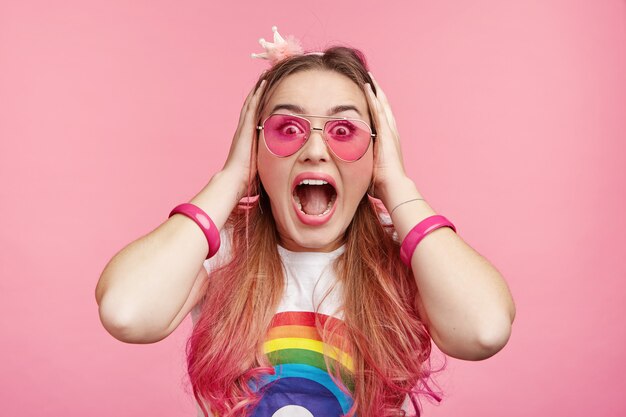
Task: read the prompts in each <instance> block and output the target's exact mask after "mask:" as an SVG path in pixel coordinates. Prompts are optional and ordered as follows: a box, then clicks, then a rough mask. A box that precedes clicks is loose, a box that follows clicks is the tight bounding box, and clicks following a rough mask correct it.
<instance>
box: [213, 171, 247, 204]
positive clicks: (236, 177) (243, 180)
mask: <svg viewBox="0 0 626 417" xmlns="http://www.w3.org/2000/svg"><path fill="white" fill-rule="evenodd" d="M240 171H241V170H240V169H232V168H228V167H224V168H223V169H222V170H221V171H218V172H216V173H215V175H213V177H212V178H211V182H213V181H218V182H220V183H222V182H223V183H225V184H229V187H230V189H231V191H233V192H235V193H236V196H235V199H236V200H237V201H239V200H240V199H241V198H243V197H244V196H245V195H246V194H247V193H248V172H247V171H246V172H245V173H244V174H242V173H241V172H240Z"/></svg>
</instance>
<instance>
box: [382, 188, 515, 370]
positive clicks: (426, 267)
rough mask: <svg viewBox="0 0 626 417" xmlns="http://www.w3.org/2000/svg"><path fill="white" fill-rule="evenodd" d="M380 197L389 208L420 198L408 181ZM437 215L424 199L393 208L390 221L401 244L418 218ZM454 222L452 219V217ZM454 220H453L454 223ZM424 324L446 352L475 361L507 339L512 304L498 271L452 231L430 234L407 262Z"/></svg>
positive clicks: (499, 346)
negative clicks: (416, 289)
mask: <svg viewBox="0 0 626 417" xmlns="http://www.w3.org/2000/svg"><path fill="white" fill-rule="evenodd" d="M394 184H395V186H394V187H393V188H392V189H390V190H389V192H388V193H387V194H386V195H385V196H384V197H383V203H385V206H386V207H387V208H388V209H389V210H392V209H393V208H394V207H396V206H397V205H398V204H399V203H401V202H403V201H407V200H411V199H414V198H422V196H421V195H420V193H419V192H418V190H417V188H416V187H415V184H414V183H413V182H412V181H411V180H410V179H408V178H406V179H401V180H399V181H396V182H394ZM434 214H437V213H436V212H435V211H434V210H433V209H432V208H431V207H430V206H429V205H428V203H427V202H426V201H421V200H418V201H413V202H410V203H406V204H402V205H400V206H397V208H396V210H394V212H393V215H392V221H393V223H394V226H395V228H396V230H397V232H398V235H399V238H400V239H401V240H403V239H404V237H405V236H406V235H407V233H408V232H409V231H410V230H411V229H412V228H413V227H414V226H415V225H416V224H418V223H419V222H420V221H421V220H423V219H425V218H426V217H429V216H431V215H434ZM451 220H452V221H453V219H451ZM453 222H454V221H453ZM411 266H412V270H413V274H414V277H415V279H416V282H417V285H418V289H419V293H420V298H421V303H422V306H421V307H422V308H423V311H424V313H425V314H424V315H425V316H426V317H424V319H425V321H426V322H427V325H428V327H429V331H430V333H431V336H432V337H433V340H434V341H435V343H436V344H437V345H438V347H439V348H440V349H441V350H442V351H443V352H444V353H446V354H448V355H450V356H454V357H457V358H461V359H470V360H478V359H484V358H486V357H489V356H491V355H493V354H495V353H496V352H497V351H498V350H500V349H501V348H502V347H503V346H504V344H506V341H507V340H508V338H509V335H510V331H511V323H512V322H513V319H514V316H515V306H514V303H513V299H512V297H511V294H510V292H509V290H508V287H507V285H506V283H505V281H504V279H503V277H502V276H501V275H500V273H499V272H498V271H497V270H496V269H495V268H494V267H493V265H491V264H490V263H489V262H488V261H487V260H486V259H485V258H484V257H482V256H481V255H480V254H478V253H477V252H476V251H475V250H474V249H472V248H471V247H470V246H469V245H468V244H467V243H465V242H464V241H463V239H461V237H460V236H459V235H458V234H456V233H455V232H454V231H453V230H452V229H450V228H447V227H442V228H439V229H436V230H435V231H433V232H431V233H429V234H428V236H427V237H426V238H424V239H423V240H422V241H421V242H420V243H419V244H418V245H417V247H416V249H415V252H414V253H413V257H412V259H411Z"/></svg>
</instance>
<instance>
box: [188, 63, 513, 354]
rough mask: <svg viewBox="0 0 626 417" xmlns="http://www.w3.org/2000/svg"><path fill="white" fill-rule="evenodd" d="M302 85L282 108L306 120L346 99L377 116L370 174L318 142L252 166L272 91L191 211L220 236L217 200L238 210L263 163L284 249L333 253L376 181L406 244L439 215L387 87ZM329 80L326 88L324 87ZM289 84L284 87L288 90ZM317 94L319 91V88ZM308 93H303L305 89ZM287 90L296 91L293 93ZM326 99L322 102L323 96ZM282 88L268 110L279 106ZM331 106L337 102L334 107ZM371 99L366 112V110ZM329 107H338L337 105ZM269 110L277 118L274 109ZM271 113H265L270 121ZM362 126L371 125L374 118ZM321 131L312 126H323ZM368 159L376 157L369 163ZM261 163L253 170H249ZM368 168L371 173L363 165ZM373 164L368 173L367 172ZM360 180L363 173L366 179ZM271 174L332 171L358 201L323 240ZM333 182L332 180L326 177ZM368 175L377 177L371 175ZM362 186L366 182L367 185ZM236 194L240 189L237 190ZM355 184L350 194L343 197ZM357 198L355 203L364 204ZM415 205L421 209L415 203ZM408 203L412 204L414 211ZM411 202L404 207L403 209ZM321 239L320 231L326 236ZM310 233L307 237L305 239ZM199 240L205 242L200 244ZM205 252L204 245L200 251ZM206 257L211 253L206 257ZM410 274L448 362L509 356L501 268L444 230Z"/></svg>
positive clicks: (316, 75)
mask: <svg viewBox="0 0 626 417" xmlns="http://www.w3.org/2000/svg"><path fill="white" fill-rule="evenodd" d="M296 76H297V77H299V81H300V83H301V84H300V86H298V85H293V86H289V84H292V83H288V84H287V86H286V87H285V86H280V87H283V88H284V90H283V91H284V92H285V93H287V92H288V93H289V94H285V96H284V98H283V99H289V100H294V99H296V97H297V99H298V100H301V101H300V104H301V105H303V106H304V107H305V110H306V112H307V113H309V114H318V115H325V114H326V113H327V112H328V109H329V108H330V107H332V106H333V105H335V103H336V104H343V103H340V102H335V100H340V99H346V100H347V99H348V97H350V98H351V99H353V100H355V102H354V103H353V104H355V106H358V107H357V108H358V109H359V110H361V109H362V110H363V111H360V113H361V114H363V115H366V114H367V111H366V109H367V108H368V107H369V109H371V113H372V118H373V120H371V123H373V125H374V126H375V127H376V131H377V139H376V142H375V145H374V146H373V149H371V150H368V154H367V156H366V157H364V160H363V164H362V165H361V164H360V163H350V164H346V163H343V162H342V161H338V160H334V159H333V158H332V154H331V153H330V152H329V151H328V150H327V149H325V144H324V142H323V141H322V138H321V137H320V136H319V135H318V134H317V133H314V134H313V137H312V138H311V139H310V140H309V143H307V144H306V145H305V147H304V148H303V149H302V150H301V151H300V152H299V153H296V154H295V155H293V156H292V157H289V158H281V159H280V160H278V158H277V157H274V156H273V155H271V154H268V153H266V151H267V150H266V149H264V147H263V146H259V147H258V149H259V153H258V159H253V158H250V149H252V144H253V140H254V139H253V138H254V135H255V123H256V121H255V120H254V115H255V114H256V110H257V106H258V103H259V99H260V96H261V93H262V91H263V89H264V88H265V84H264V83H262V84H261V85H260V86H259V88H258V89H256V91H255V90H252V91H251V92H250V94H249V95H248V97H247V99H246V102H245V103H244V106H243V108H242V112H241V116H240V121H239V125H238V128H237V130H236V132H235V137H234V139H233V143H232V145H231V151H230V153H229V156H228V160H227V162H226V164H225V165H224V168H223V170H222V171H221V172H220V173H218V174H216V175H215V176H214V178H213V179H212V180H211V183H210V184H209V185H208V186H207V188H206V190H203V192H202V193H201V194H199V195H198V196H197V198H196V199H194V200H193V201H192V202H194V203H197V204H199V205H200V206H201V207H207V208H208V210H209V211H208V212H209V215H211V216H212V218H213V219H214V222H215V224H216V225H217V227H220V228H221V227H222V225H223V224H224V222H225V221H226V218H227V217H228V214H229V213H230V211H231V210H232V207H233V206H234V203H233V206H229V207H217V206H215V208H213V210H211V209H210V206H211V202H212V201H215V200H214V199H218V200H222V201H223V200H224V197H225V196H226V197H228V196H231V195H232V199H233V201H236V200H237V199H238V198H239V197H241V196H242V195H244V194H245V191H246V189H247V182H248V170H249V169H251V170H252V172H253V173H256V164H257V161H258V165H259V174H260V175H261V179H262V180H263V182H264V184H265V186H266V188H267V189H268V190H267V191H268V194H269V195H270V199H271V200H272V209H273V210H274V211H275V213H274V214H275V216H276V217H277V222H278V223H279V232H280V235H281V240H282V243H283V244H284V245H285V247H286V248H288V249H289V248H291V249H292V250H332V249H334V248H336V247H337V246H338V245H339V244H340V242H341V239H342V237H343V232H344V231H345V227H347V224H348V223H349V219H350V218H351V216H352V214H353V213H354V207H356V205H355V204H356V202H358V199H360V197H362V196H363V194H364V193H365V191H366V189H367V185H369V183H370V181H371V180H372V178H373V181H374V182H373V196H374V197H376V198H379V199H380V200H381V201H382V202H383V204H384V205H385V207H386V208H387V210H388V211H389V212H391V211H393V214H392V215H391V219H392V222H393V224H394V227H395V229H396V231H397V233H398V237H399V238H400V240H403V239H404V238H405V237H406V235H407V234H408V233H409V232H410V231H411V229H412V228H413V227H414V226H415V225H417V224H418V223H419V222H421V221H422V220H424V219H425V218H427V217H429V216H432V215H434V214H437V213H436V212H435V211H434V210H433V209H432V207H430V205H429V204H428V203H427V202H426V201H425V200H424V199H423V197H422V195H421V193H420V192H419V191H418V189H417V187H416V185H415V183H414V182H413V180H412V179H411V178H409V177H408V176H407V174H406V172H405V169H404V164H403V158H402V151H401V147H400V137H399V134H398V129H397V126H396V122H395V118H394V116H393V112H392V110H391V106H390V104H389V101H388V100H387V97H386V95H385V93H384V92H383V90H382V89H381V87H380V85H379V84H378V83H377V82H376V80H375V79H374V77H373V75H372V74H370V76H371V77H372V80H373V82H374V86H375V87H376V94H374V93H373V91H372V89H371V87H370V86H369V84H366V85H365V88H364V90H361V89H360V88H359V87H358V86H356V85H355V84H354V83H352V81H350V80H347V81H346V80H344V79H343V78H342V77H343V76H341V75H339V74H332V75H331V74H326V72H325V71H311V72H310V73H309V74H300V75H298V74H292V75H290V76H289V77H294V78H292V81H294V82H293V84H298V83H295V81H297V80H298V78H296ZM321 80H325V82H324V83H322V84H320V83H319V82H318V81H321ZM288 81H289V80H288V78H285V79H284V80H283V81H282V82H283V83H285V82H288ZM327 82H333V83H336V85H335V86H336V87H340V86H341V87H340V88H339V91H341V92H342V93H345V94H346V95H345V96H340V95H336V94H339V92H336V91H335V88H332V89H331V88H328V85H327V84H326V83H327ZM313 85H315V86H316V87H317V88H313V87H312V86H313ZM304 86H306V88H305V87H304ZM287 87H289V89H287ZM320 90H321V91H324V94H323V95H322V96H320V95H319V94H318V93H316V91H320ZM279 93H280V88H278V89H277V90H276V92H275V94H274V97H272V100H271V104H274V103H277V101H278V100H277V98H280V97H279V96H278V94H279ZM329 97H330V98H329ZM363 97H364V98H365V103H363V101H361V100H362V99H363ZM331 98H332V100H331ZM271 104H270V106H268V109H271V108H272V106H271ZM268 114H269V113H264V114H263V116H267V115H268ZM361 119H363V120H365V121H367V122H370V120H369V119H368V118H367V116H364V117H361ZM317 122H319V121H314V123H317ZM369 152H371V154H370V153H369ZM251 160H252V161H253V162H254V163H255V165H254V166H252V167H250V162H249V161H251ZM366 162H367V163H366ZM370 163H371V165H370ZM361 168H362V169H363V171H361V172H359V170H361ZM272 169H277V170H280V172H281V173H282V174H281V175H284V176H286V177H287V178H289V179H292V178H294V176H295V175H297V173H298V172H301V170H304V169H319V170H328V172H329V173H332V174H333V175H336V176H337V177H335V178H337V179H338V180H339V181H341V190H340V191H341V192H344V191H345V190H346V189H353V190H354V194H349V195H345V194H344V195H343V196H342V197H341V198H342V200H341V210H340V211H339V212H338V213H336V216H337V219H333V220H332V222H333V223H332V224H328V225H325V226H324V232H325V233H316V232H315V230H311V228H310V227H309V228H307V227H304V226H303V225H299V224H298V223H297V221H296V220H294V217H293V213H292V212H291V211H290V210H293V209H292V208H290V207H289V203H290V201H291V182H289V180H285V178H282V179H281V178H280V176H279V175H273V174H272ZM325 172H326V171H325ZM370 173H371V175H370ZM365 178H366V179H367V180H365ZM232 184H239V187H236V188H233V187H232ZM346 184H350V187H346V186H345V185H346ZM357 197H358V198H357ZM416 199H417V200H416ZM409 200H411V201H410V202H408V201H409ZM404 202H407V203H406V204H402V205H400V203H404ZM320 230H322V228H320ZM305 232H307V233H305ZM200 240H201V239H200V236H199V237H198V241H200ZM199 244H200V243H199ZM205 253H206V252H205ZM411 268H412V271H413V274H414V278H415V280H416V283H417V286H418V288H419V289H420V291H419V296H418V298H417V299H416V300H415V303H416V307H417V308H418V310H419V311H420V317H421V318H422V320H423V321H424V323H425V325H426V326H427V328H428V330H429V333H430V335H431V337H432V339H433V341H434V342H435V344H436V345H437V347H438V348H439V349H440V350H441V351H442V352H444V353H445V354H447V355H448V356H451V357H454V358H458V359H465V360H482V359H486V358H488V357H490V356H492V355H494V354H495V353H497V352H498V351H499V350H500V349H502V348H503V347H504V346H505V345H506V343H507V341H508V339H509V337H510V335H511V325H512V323H513V320H514V318H515V304H514V302H513V298H512V297H511V294H510V292H509V290H508V286H507V284H506V282H505V280H504V278H503V277H502V275H501V274H500V273H499V272H498V271H497V270H496V268H495V267H494V266H493V265H492V264H491V263H490V262H489V261H488V260H487V259H485V258H484V257H482V256H481V255H480V254H479V253H477V252H476V251H475V250H474V249H473V248H472V247H471V246H469V245H468V244H467V243H466V242H465V241H464V240H463V239H462V238H461V236H459V234H457V233H455V232H454V231H452V229H450V228H447V227H442V228H439V229H436V230H434V231H432V232H431V233H429V234H428V236H427V237H426V238H424V239H423V240H422V241H421V242H420V243H419V245H417V248H416V249H415V252H414V253H413V256H412V258H411Z"/></svg>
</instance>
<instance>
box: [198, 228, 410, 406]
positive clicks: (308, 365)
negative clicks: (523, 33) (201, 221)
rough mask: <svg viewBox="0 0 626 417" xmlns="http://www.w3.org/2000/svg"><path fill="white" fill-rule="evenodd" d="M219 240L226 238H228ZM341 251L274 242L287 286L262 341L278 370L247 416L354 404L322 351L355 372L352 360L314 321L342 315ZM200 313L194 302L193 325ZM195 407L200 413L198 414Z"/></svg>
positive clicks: (223, 255) (214, 262)
mask: <svg viewBox="0 0 626 417" xmlns="http://www.w3.org/2000/svg"><path fill="white" fill-rule="evenodd" d="M223 238H225V240H226V242H228V237H226V236H223ZM228 243H229V242H228ZM228 249H229V247H224V248H221V249H220V255H221V256H220V257H218V256H215V257H214V258H211V259H209V260H207V261H205V268H206V269H207V272H208V273H209V279H210V274H211V271H212V270H213V269H214V268H215V267H216V265H219V264H220V262H224V261H225V260H226V257H227V256H228V255H227V254H226V252H228ZM344 250H345V248H344V247H343V246H342V247H340V248H338V249H336V250H335V251H333V252H328V253H325V252H291V251H289V250H287V249H285V248H283V247H281V246H278V252H279V255H280V257H281V260H282V262H283V268H284V272H285V281H286V282H285V290H284V295H283V298H282V299H281V301H280V304H279V306H278V309H277V311H276V315H275V316H274V319H273V321H272V324H271V326H270V330H269V332H268V336H267V339H266V342H265V343H264V350H265V353H266V355H267V356H268V358H269V359H270V362H271V363H272V365H273V366H274V370H275V371H276V373H275V375H271V376H268V377H267V379H266V381H264V383H263V384H261V387H263V386H265V384H267V383H270V382H273V384H271V385H268V386H267V387H266V389H265V391H264V394H263V397H262V399H261V401H260V403H259V404H258V406H257V407H256V408H255V409H254V412H253V413H252V414H251V417H311V416H315V417H339V416H341V415H343V414H345V413H347V412H348V410H349V409H350V407H351V406H352V398H351V397H350V395H348V394H346V393H344V392H343V391H342V390H341V389H340V388H339V387H338V386H337V385H336V384H335V383H334V381H333V380H332V379H331V378H330V375H329V374H328V372H327V368H326V365H325V362H324V355H326V356H328V357H330V358H331V360H333V361H338V362H339V363H340V364H341V366H342V369H344V370H346V369H347V370H348V371H352V370H353V368H352V359H351V357H350V355H349V354H348V353H346V352H343V351H340V350H339V349H338V348H336V347H334V346H333V342H332V341H322V340H321V337H320V336H319V333H318V331H317V327H316V325H315V319H316V316H315V315H316V314H317V318H318V319H319V320H322V323H323V322H324V320H340V319H341V318H342V317H343V314H342V312H341V311H340V307H341V304H342V303H341V288H340V283H339V282H338V281H337V278H336V275H335V273H334V270H333V267H332V266H333V261H334V260H335V259H336V258H337V257H338V256H339V255H341V254H342V253H343V252H344ZM327 293H328V295H327ZM316 312H317V313H316ZM199 314H200V306H196V307H195V308H194V309H193V310H192V319H193V322H194V324H195V323H196V321H197V318H198V315H199ZM405 405H407V406H408V403H407V401H405ZM403 409H405V410H407V411H408V410H409V408H403ZM198 410H199V411H198V416H202V412H201V411H200V408H199V407H198Z"/></svg>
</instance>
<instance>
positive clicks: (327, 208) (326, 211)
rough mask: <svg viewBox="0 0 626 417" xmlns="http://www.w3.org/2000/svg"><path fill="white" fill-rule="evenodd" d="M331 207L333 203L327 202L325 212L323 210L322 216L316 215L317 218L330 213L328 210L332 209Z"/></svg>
mask: <svg viewBox="0 0 626 417" xmlns="http://www.w3.org/2000/svg"><path fill="white" fill-rule="evenodd" d="M332 206H333V202H332V201H329V202H328V205H327V206H326V210H324V212H323V213H322V214H318V215H317V217H322V216H324V215H326V214H328V212H329V211H330V209H331V208H332Z"/></svg>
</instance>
